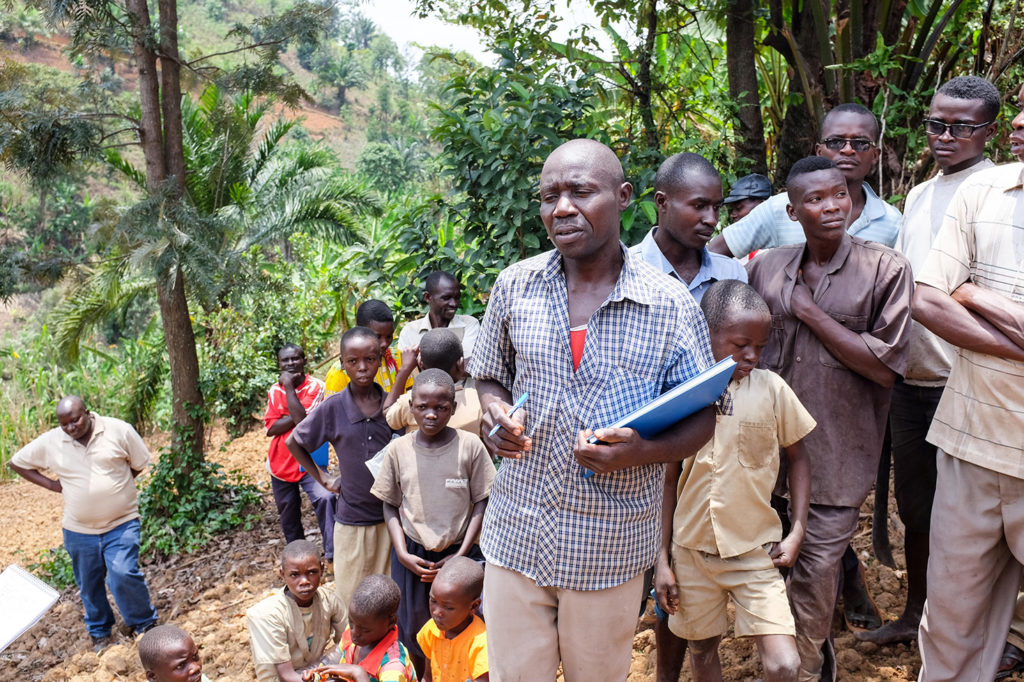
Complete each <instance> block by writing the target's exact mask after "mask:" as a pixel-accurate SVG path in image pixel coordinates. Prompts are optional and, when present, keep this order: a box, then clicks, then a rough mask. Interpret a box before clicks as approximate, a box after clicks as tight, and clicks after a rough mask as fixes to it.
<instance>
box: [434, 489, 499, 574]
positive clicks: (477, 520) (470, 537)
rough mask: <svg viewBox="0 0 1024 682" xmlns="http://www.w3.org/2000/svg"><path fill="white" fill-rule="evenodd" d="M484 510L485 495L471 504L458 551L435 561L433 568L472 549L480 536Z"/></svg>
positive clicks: (438, 568)
mask: <svg viewBox="0 0 1024 682" xmlns="http://www.w3.org/2000/svg"><path fill="white" fill-rule="evenodd" d="M485 511H487V498H486V497H485V498H484V499H482V500H480V501H479V502H477V503H476V504H474V505H473V513H472V514H471V515H470V517H469V524H468V525H467V526H466V534H465V536H463V538H462V544H461V545H459V551H458V552H456V553H455V554H452V555H450V556H446V557H444V558H443V559H441V560H440V561H435V562H434V569H435V570H437V571H440V570H441V567H442V566H444V565H445V562H447V561H448V559H450V558H452V557H453V556H466V555H467V554H469V550H471V549H473V545H474V544H476V541H477V538H479V537H480V529H481V528H483V526H484V512H485Z"/></svg>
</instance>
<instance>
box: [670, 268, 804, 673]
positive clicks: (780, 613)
mask: <svg viewBox="0 0 1024 682" xmlns="http://www.w3.org/2000/svg"><path fill="white" fill-rule="evenodd" d="M700 305H701V309H702V310H703V311H704V316H705V317H706V318H707V322H708V329H709V331H710V332H711V349H712V352H713V353H714V356H715V359H716V360H721V359H723V358H726V357H729V356H732V357H733V359H734V360H736V363H737V365H736V370H735V371H734V373H733V376H732V381H731V383H730V385H729V391H730V392H731V394H732V398H733V413H732V414H730V415H719V416H718V423H717V425H716V427H715V435H714V437H713V438H712V439H711V441H709V442H708V444H707V445H705V446H704V447H703V448H701V450H700V452H698V453H697V454H696V455H695V456H694V457H692V458H690V459H688V460H686V461H685V463H683V464H669V465H668V466H667V468H666V472H665V493H664V502H663V505H662V519H663V530H662V552H661V554H660V555H659V557H658V560H657V563H656V564H655V590H656V593H657V596H658V601H659V603H660V604H661V606H662V607H663V608H664V609H665V611H667V612H668V613H669V614H670V615H669V621H668V624H669V628H671V630H672V632H673V633H675V634H676V635H677V636H679V637H682V638H684V639H686V640H687V641H688V642H689V648H690V653H691V658H690V664H691V667H692V670H693V678H694V680H698V681H699V680H712V679H721V674H722V673H721V662H720V661H719V658H718V644H719V642H720V641H721V637H722V635H723V634H724V633H725V631H726V629H727V627H728V622H727V619H726V606H727V604H728V602H729V598H730V597H731V598H732V600H733V601H734V602H735V603H736V605H737V608H736V625H735V630H736V636H738V637H754V638H755V639H756V641H757V649H758V654H759V656H760V659H761V665H762V667H763V668H764V679H765V680H766V681H767V682H776V681H782V680H796V679H797V673H798V670H799V665H800V657H799V654H798V653H797V648H796V642H795V639H794V634H795V627H794V622H793V615H792V613H791V611H790V607H789V600H788V598H787V596H786V586H785V583H784V581H783V579H782V576H781V574H780V573H779V570H778V568H779V567H781V566H792V565H793V562H794V561H795V560H796V557H797V555H798V554H799V553H800V546H801V544H802V543H803V538H804V527H805V524H806V521H807V509H808V504H809V502H808V500H809V497H810V471H809V468H808V463H807V460H806V458H805V456H804V452H803V448H802V445H801V443H800V441H801V439H803V438H804V436H806V435H807V434H808V433H809V432H810V431H811V430H812V429H813V428H814V427H815V425H816V424H815V421H814V419H813V418H812V417H811V415H810V414H809V413H808V412H807V410H806V409H804V407H803V405H801V404H800V401H799V400H798V399H797V397H796V395H795V394H794V393H793V391H792V389H790V388H789V386H788V385H787V384H786V382H785V381H783V380H782V379H781V378H780V377H779V376H778V375H777V374H775V373H773V372H770V371H768V370H761V369H755V367H756V366H757V363H758V360H759V359H760V356H761V351H762V350H763V349H764V347H765V345H766V344H767V343H768V336H769V333H770V332H771V315H770V313H769V311H768V306H767V304H765V302H764V300H763V299H762V298H761V297H760V296H759V295H758V294H757V292H756V291H754V289H753V288H751V287H750V286H748V285H747V284H744V283H743V282H739V281H737V280H721V281H718V282H715V283H714V284H713V285H712V286H711V287H710V288H709V289H708V290H707V292H706V293H705V294H704V297H703V299H702V300H701V304H700ZM780 447H781V448H782V450H783V451H784V452H785V453H786V458H787V460H788V464H789V467H788V476H789V490H790V518H791V519H792V528H791V530H790V532H789V534H788V535H787V536H786V537H785V538H783V537H782V526H781V523H780V521H779V518H778V516H777V514H776V513H775V511H774V510H773V509H772V507H771V504H770V501H771V493H772V489H773V488H774V487H775V480H776V478H777V477H778V472H779V448H780ZM680 468H681V469H682V471H681V473H680ZM670 558H671V563H670Z"/></svg>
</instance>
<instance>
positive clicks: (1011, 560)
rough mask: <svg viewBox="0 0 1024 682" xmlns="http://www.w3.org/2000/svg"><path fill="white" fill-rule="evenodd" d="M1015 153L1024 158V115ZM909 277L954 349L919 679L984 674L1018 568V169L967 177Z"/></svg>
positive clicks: (1021, 292)
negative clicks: (922, 259)
mask: <svg viewBox="0 0 1024 682" xmlns="http://www.w3.org/2000/svg"><path fill="white" fill-rule="evenodd" d="M1019 97H1020V101H1021V102H1022V103H1024V88H1022V89H1021V92H1020V95H1019ZM1010 150H1011V152H1012V153H1013V154H1015V155H1016V156H1017V158H1018V159H1019V160H1021V161H1024V113H1020V114H1018V115H1017V117H1016V118H1014V119H1013V132H1012V133H1011V134H1010ZM916 275H917V282H918V287H917V290H916V292H915V294H914V319H916V320H917V321H918V322H920V323H921V324H923V325H924V326H925V327H927V328H928V329H929V330H930V331H931V332H933V333H935V334H937V335H938V336H940V337H941V338H943V339H945V340H946V341H948V342H949V343H951V344H952V345H954V346H956V356H955V357H954V358H953V366H952V368H951V370H950V373H949V379H948V381H947V382H946V389H945V391H943V393H942V398H941V399H940V401H939V405H938V408H936V411H935V418H934V419H933V421H932V425H931V428H930V430H929V431H928V442H929V443H932V444H933V445H935V446H936V447H937V448H938V456H937V479H936V483H935V500H934V502H933V505H932V517H931V537H930V546H931V554H930V556H929V559H928V600H927V602H926V603H925V607H924V617H923V619H922V621H921V630H920V634H919V638H920V646H921V675H920V678H919V679H920V680H923V681H929V682H930V681H935V680H957V681H962V680H991V679H992V678H993V676H994V675H995V672H996V667H997V665H998V663H999V657H1000V654H1001V653H1002V650H1003V641H1004V638H1005V637H1006V631H1007V628H1008V626H1009V624H1010V618H1011V616H1012V615H1013V608H1014V601H1015V597H1016V595H1017V591H1018V589H1019V588H1020V585H1021V566H1022V564H1024V391H1022V390H1021V387H1022V386H1024V331H1022V330H1024V164H1022V163H1014V164H1007V165H1004V166H996V167H995V168H990V169H987V170H983V171H979V172H977V173H975V174H973V175H972V176H971V177H969V178H967V179H966V180H964V182H963V184H962V185H960V188H959V189H958V190H957V192H956V194H955V195H954V196H953V199H952V201H951V202H950V205H949V208H948V209H947V210H946V218H945V220H944V221H943V223H942V227H941V228H940V229H939V232H938V234H937V235H936V237H935V241H934V242H933V243H932V248H931V251H930V252H929V254H928V258H927V260H926V261H925V264H924V267H923V268H921V271H920V272H918V273H916Z"/></svg>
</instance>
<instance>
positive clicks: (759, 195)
mask: <svg viewBox="0 0 1024 682" xmlns="http://www.w3.org/2000/svg"><path fill="white" fill-rule="evenodd" d="M771 195H772V181H771V180H769V179H768V178H766V177H765V176H763V175H760V174H758V173H751V174H750V175H744V176H743V177H742V178H740V179H739V180H737V181H736V182H735V183H733V186H732V188H731V189H730V190H729V196H727V197H726V198H725V201H724V203H726V204H734V203H736V202H737V201H743V200H744V199H767V198H768V197H770V196H771Z"/></svg>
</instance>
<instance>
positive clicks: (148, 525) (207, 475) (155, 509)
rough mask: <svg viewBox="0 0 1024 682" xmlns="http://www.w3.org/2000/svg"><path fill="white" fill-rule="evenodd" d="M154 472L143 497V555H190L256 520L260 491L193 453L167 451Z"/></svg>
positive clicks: (142, 494)
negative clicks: (221, 534)
mask: <svg viewBox="0 0 1024 682" xmlns="http://www.w3.org/2000/svg"><path fill="white" fill-rule="evenodd" d="M151 471H152V473H151V475H150V476H149V478H148V480H147V481H146V484H145V485H144V486H143V488H142V490H141V491H140V492H139V513H140V515H141V517H142V552H143V553H145V554H150V553H156V554H158V555H165V556H166V555H173V554H181V553H191V552H194V551H196V550H197V549H199V548H201V547H203V546H204V545H205V544H206V543H207V542H209V541H210V540H211V539H212V538H213V537H214V536H216V535H218V534H219V533H223V532H225V531H228V530H231V529H234V528H246V529H248V528H250V527H251V526H252V524H253V522H254V521H255V520H256V519H257V518H258V514H257V506H258V504H259V502H260V494H259V491H258V490H257V488H256V487H255V486H254V485H251V484H248V483H243V482H242V480H241V478H240V476H239V475H238V474H237V473H235V474H231V475H227V474H225V473H224V471H223V467H221V466H220V465H219V464H217V463H215V462H209V461H206V460H205V459H204V458H203V457H202V456H201V455H196V454H195V453H193V452H192V451H191V450H182V451H179V452H171V451H170V450H169V449H164V450H163V451H162V452H161V453H160V457H159V459H158V461H157V463H156V466H154V467H153V468H152V470H151Z"/></svg>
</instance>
